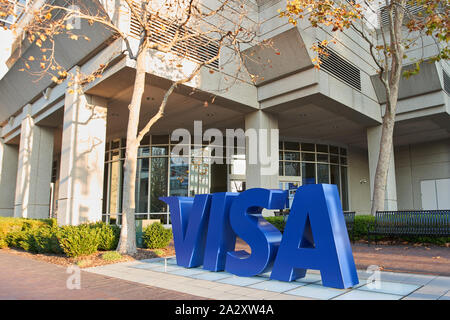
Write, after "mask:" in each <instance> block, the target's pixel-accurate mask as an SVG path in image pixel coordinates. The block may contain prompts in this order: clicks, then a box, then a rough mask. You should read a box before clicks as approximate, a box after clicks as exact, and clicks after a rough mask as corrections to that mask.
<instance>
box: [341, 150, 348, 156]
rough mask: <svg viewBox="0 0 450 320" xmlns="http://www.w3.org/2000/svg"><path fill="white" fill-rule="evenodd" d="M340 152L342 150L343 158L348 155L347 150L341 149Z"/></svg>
mask: <svg viewBox="0 0 450 320" xmlns="http://www.w3.org/2000/svg"><path fill="white" fill-rule="evenodd" d="M340 150H341V156H346V155H347V149H345V148H340Z"/></svg>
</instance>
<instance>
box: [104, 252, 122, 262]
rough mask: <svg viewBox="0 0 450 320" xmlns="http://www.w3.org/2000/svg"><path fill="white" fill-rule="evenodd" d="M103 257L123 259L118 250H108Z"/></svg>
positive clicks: (111, 259) (115, 259) (105, 258)
mask: <svg viewBox="0 0 450 320" xmlns="http://www.w3.org/2000/svg"><path fill="white" fill-rule="evenodd" d="M102 259H103V260H105V261H117V260H120V259H122V255H121V254H120V253H118V252H117V251H107V252H105V253H104V254H102Z"/></svg>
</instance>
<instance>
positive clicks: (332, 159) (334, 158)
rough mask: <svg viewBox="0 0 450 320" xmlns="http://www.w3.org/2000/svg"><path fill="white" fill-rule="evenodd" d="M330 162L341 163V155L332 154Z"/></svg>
mask: <svg viewBox="0 0 450 320" xmlns="http://www.w3.org/2000/svg"><path fill="white" fill-rule="evenodd" d="M330 162H331V163H336V164H339V157H338V156H334V155H332V154H331V155H330Z"/></svg>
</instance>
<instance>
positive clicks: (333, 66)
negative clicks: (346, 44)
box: [319, 44, 361, 91]
mask: <svg viewBox="0 0 450 320" xmlns="http://www.w3.org/2000/svg"><path fill="white" fill-rule="evenodd" d="M319 48H321V49H322V50H323V51H325V52H326V53H327V54H328V55H326V54H324V53H319V58H320V60H321V61H322V63H321V65H320V68H321V69H323V70H326V71H328V72H329V73H331V74H332V75H334V76H336V77H337V78H339V79H341V80H342V81H344V82H345V83H347V84H348V85H350V86H352V87H353V88H355V89H357V90H360V91H361V71H360V70H359V69H358V68H357V67H355V66H353V65H352V64H350V63H349V62H347V61H346V60H345V59H344V58H342V57H341V56H339V55H338V54H337V53H336V52H334V51H333V50H331V49H330V48H326V47H324V46H322V45H320V44H319Z"/></svg>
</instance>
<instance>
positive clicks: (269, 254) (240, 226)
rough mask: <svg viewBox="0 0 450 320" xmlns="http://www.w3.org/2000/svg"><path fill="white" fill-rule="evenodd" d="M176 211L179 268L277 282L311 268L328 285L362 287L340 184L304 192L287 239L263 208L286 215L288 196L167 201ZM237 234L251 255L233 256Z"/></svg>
mask: <svg viewBox="0 0 450 320" xmlns="http://www.w3.org/2000/svg"><path fill="white" fill-rule="evenodd" d="M160 199H161V200H163V201H164V202H166V203H167V204H168V205H169V207H170V216H171V218H172V230H173V235H174V243H175V252H176V257H177V264H178V265H179V266H184V267H187V268H191V267H197V266H200V265H202V264H203V268H204V269H207V270H211V271H222V270H224V269H225V271H228V272H230V273H233V274H235V275H238V276H254V275H257V274H259V273H264V272H266V271H268V270H269V269H270V268H271V267H272V265H273V271H272V274H271V276H270V277H271V279H277V280H281V281H292V280H295V279H297V278H302V277H304V276H305V275H306V271H307V269H316V270H320V274H321V276H322V283H323V285H324V286H327V287H334V288H348V287H352V286H354V285H356V284H358V275H357V273H356V268H355V262H354V260H353V255H352V250H351V246H350V240H349V238H348V233H347V227H346V225H345V219H344V215H343V212H342V208H341V202H340V200H339V194H338V191H337V188H336V186H335V185H330V184H311V185H305V186H302V187H299V188H298V189H297V192H296V194H295V197H294V201H293V203H292V207H291V212H290V215H289V219H288V221H287V224H286V227H285V229H284V235H283V237H282V235H281V233H280V232H279V231H278V229H276V228H275V227H274V226H272V225H271V224H270V223H269V222H267V220H265V219H264V218H263V216H262V214H261V213H262V210H263V208H266V209H283V208H284V206H285V203H286V199H287V193H286V191H282V190H267V189H260V188H255V189H249V190H247V191H244V192H242V193H240V194H237V193H231V192H222V193H215V194H213V195H210V194H202V195H196V196H195V198H189V197H161V198H160ZM236 236H239V237H240V238H242V239H243V240H244V241H245V242H247V244H248V245H249V246H250V248H251V254H249V253H247V252H245V251H234V248H235V243H236Z"/></svg>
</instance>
